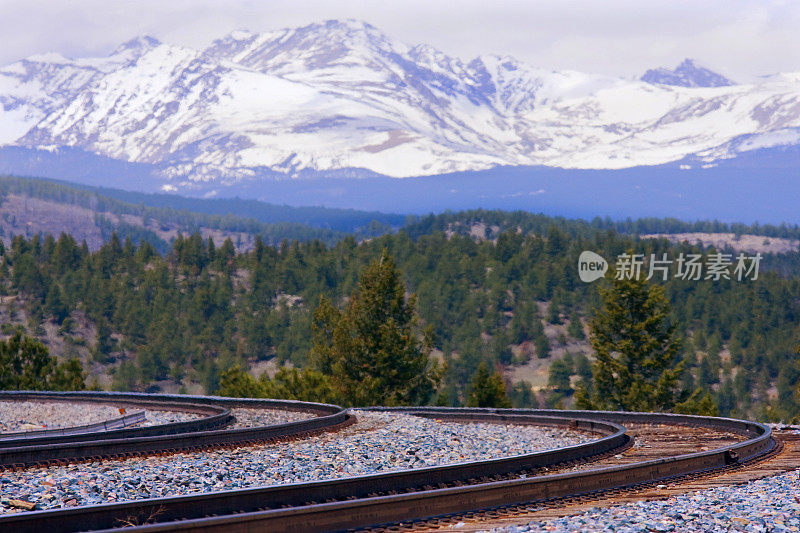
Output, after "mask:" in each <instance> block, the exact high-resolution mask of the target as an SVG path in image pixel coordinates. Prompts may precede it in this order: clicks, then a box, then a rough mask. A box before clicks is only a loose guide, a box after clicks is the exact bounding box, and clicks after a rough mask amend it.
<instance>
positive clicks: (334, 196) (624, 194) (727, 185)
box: [0, 146, 800, 224]
mask: <svg viewBox="0 0 800 533" xmlns="http://www.w3.org/2000/svg"><path fill="white" fill-rule="evenodd" d="M687 164H688V165H691V166H692V168H691V169H688V170H686V169H681V168H680V166H681V165H687ZM700 166H701V163H700V162H698V161H694V160H692V159H687V160H685V161H681V162H677V163H671V164H667V165H659V166H648V167H644V166H643V167H634V168H628V169H620V170H570V169H559V168H551V167H498V168H493V169H490V170H483V171H474V172H456V173H452V174H444V175H438V176H425V177H417V178H404V179H396V178H388V177H366V178H350V177H348V178H343V177H302V178H295V179H288V178H282V179H276V178H275V175H276V174H275V173H273V172H270V173H268V174H264V175H262V177H260V178H255V179H252V180H242V181H240V182H236V183H233V184H221V183H201V184H198V185H197V186H195V187H194V188H192V189H191V190H181V191H179V192H180V193H181V194H182V195H186V196H192V197H203V196H204V195H207V194H209V193H213V194H215V197H216V198H233V197H240V198H244V199H257V200H261V201H263V202H268V203H271V204H286V205H290V206H325V207H332V208H352V209H359V210H374V211H382V212H390V213H411V214H427V213H430V212H434V213H439V212H442V211H446V210H462V209H473V208H485V209H506V210H517V209H520V210H525V211H531V212H537V213H538V212H541V213H545V214H549V215H561V216H565V217H575V218H584V219H591V218H593V217H595V216H601V217H605V216H609V217H611V218H612V219H617V220H618V219H624V218H627V217H630V218H640V217H659V218H660V217H675V218H679V219H682V220H686V221H693V220H711V219H717V220H720V221H722V222H743V223H747V224H750V223H753V222H761V223H772V224H779V223H781V222H786V223H790V224H797V223H800V147H798V146H790V147H773V148H767V149H761V150H753V151H750V152H743V153H740V154H738V156H737V157H736V158H733V159H727V160H721V161H718V162H717V164H716V165H715V166H713V167H711V168H700ZM157 170H158V168H157V167H156V166H154V165H144V164H140V163H126V162H123V161H117V160H113V159H109V158H105V157H102V156H97V155H94V154H89V153H86V152H82V151H80V150H75V149H64V150H59V151H58V152H47V151H42V150H32V149H25V148H17V147H0V173H5V174H13V175H18V176H19V175H27V176H37V177H49V178H56V179H63V180H66V181H72V182H77V183H82V184H88V185H95V186H104V187H116V188H120V189H126V190H131V191H141V192H158V191H159V190H160V187H161V186H162V185H163V184H164V183H165V182H164V180H163V179H160V178H157V177H154V173H155V172H156V171H157ZM320 174H324V173H320Z"/></svg>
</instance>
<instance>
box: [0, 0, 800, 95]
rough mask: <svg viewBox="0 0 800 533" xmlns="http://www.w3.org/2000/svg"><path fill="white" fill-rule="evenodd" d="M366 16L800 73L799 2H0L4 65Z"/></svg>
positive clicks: (743, 75)
mask: <svg viewBox="0 0 800 533" xmlns="http://www.w3.org/2000/svg"><path fill="white" fill-rule="evenodd" d="M328 18H356V19H361V20H365V21H367V22H369V23H371V24H373V25H375V26H377V27H378V28H380V29H381V30H383V31H384V32H386V33H387V34H388V35H389V36H390V37H392V38H395V39H399V40H401V41H404V42H407V43H409V44H418V43H428V44H431V45H432V46H435V47H437V48H439V49H441V50H442V51H444V52H446V53H448V54H451V55H456V56H459V57H462V58H464V59H468V58H471V57H473V56H475V55H478V54H484V53H492V54H501V55H512V56H515V57H517V58H519V59H521V60H523V61H526V62H528V63H530V64H532V65H536V66H540V67H544V68H550V69H575V70H584V71H591V72H601V73H607V74H614V75H629V76H633V75H638V74H641V73H642V72H643V71H644V70H646V69H647V68H652V67H656V66H669V67H671V66H674V65H676V64H677V63H678V62H680V60H682V59H683V58H685V57H693V58H696V59H699V60H701V61H703V62H704V63H706V64H708V65H710V66H712V67H714V68H715V69H717V70H719V71H721V72H722V73H723V74H725V75H728V76H730V77H732V78H734V79H738V80H743V79H744V80H746V79H749V78H750V77H751V76H752V75H760V74H767V73H771V72H777V71H797V70H800V46H799V45H800V39H798V37H797V28H798V27H800V2H792V1H781V0H774V1H759V0H747V1H746V0H726V1H719V0H704V1H703V2H697V1H696V0H692V1H688V0H672V1H642V0H604V1H602V2H597V1H596V0H538V1H535V2H534V1H531V0H496V1H495V2H491V3H487V2H485V0H480V1H479V0H406V1H404V2H402V3H400V2H394V1H388V0H339V1H331V0H325V1H321V0H296V1H287V2H282V1H268V2H264V1H256V0H229V1H226V2H221V1H212V0H169V1H167V2H165V1H163V0H135V1H133V0H112V1H109V0H73V1H70V2H56V1H53V0H47V1H45V0H26V1H25V2H18V1H17V0H0V34H2V35H3V47H2V49H0V64H7V63H10V62H12V61H14V60H16V59H20V58H22V57H25V56H28V55H31V54H34V53H42V52H48V51H57V52H62V53H64V54H65V55H72V56H82V55H90V54H91V55H96V54H103V53H107V52H109V51H110V50H112V49H113V48H114V47H116V46H117V45H118V44H119V43H121V42H123V41H125V40H127V39H129V38H131V37H133V36H135V35H140V34H145V33H147V34H151V35H154V36H155V37H157V38H159V39H161V40H163V41H166V42H170V43H175V44H182V45H186V46H191V47H200V46H203V45H205V44H207V43H209V42H210V41H211V40H213V39H214V38H217V37H220V36H222V35H224V34H226V33H228V32H230V31H232V30H234V29H243V28H246V29H250V30H252V31H267V30H274V29H279V28H282V27H287V26H299V25H304V24H308V23H310V22H314V21H319V20H324V19H328Z"/></svg>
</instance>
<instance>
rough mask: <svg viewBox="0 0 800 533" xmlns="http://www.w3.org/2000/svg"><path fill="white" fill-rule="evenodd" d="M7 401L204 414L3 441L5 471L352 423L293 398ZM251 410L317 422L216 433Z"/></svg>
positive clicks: (42, 396) (96, 395)
mask: <svg viewBox="0 0 800 533" xmlns="http://www.w3.org/2000/svg"><path fill="white" fill-rule="evenodd" d="M2 400H36V401H43V400H47V401H62V402H76V401H78V402H81V401H82V402H93V403H98V402H102V403H112V404H119V405H135V406H139V407H145V408H150V409H168V410H181V411H187V412H194V413H198V414H203V415H205V416H204V417H202V418H200V419H198V420H192V421H187V422H175V423H171V424H163V425H155V426H148V427H141V428H126V429H119V430H111V431H102V432H101V431H98V432H94V433H81V434H75V435H62V436H47V437H41V438H39V439H30V440H28V439H26V440H25V441H24V442H20V441H17V442H15V441H7V442H0V467H5V468H9V467H14V468H18V467H23V466H26V465H42V464H48V463H54V462H63V461H81V460H93V459H98V458H103V457H120V456H123V457H124V456H128V455H142V454H151V453H160V452H165V451H166V452H168V451H191V450H197V449H202V448H208V447H216V446H233V445H243V444H248V443H254V442H264V441H270V440H277V439H284V438H299V437H302V436H305V435H308V434H312V433H316V432H320V431H329V430H332V429H336V428H338V427H341V426H342V425H346V424H349V423H352V421H353V420H354V417H353V416H352V415H350V414H349V413H347V412H345V411H343V410H342V409H341V407H338V406H335V405H328V404H320V403H313V402H297V401H290V400H260V399H255V400H248V399H237V398H221V397H215V396H210V397H204V396H184V395H171V394H139V393H113V392H34V391H24V392H7V391H2V392H0V401H2ZM232 407H250V408H262V409H282V410H291V411H303V412H310V413H313V414H315V415H316V416H315V417H313V418H309V419H305V420H298V421H294V422H287V423H284V424H275V425H270V426H262V427H254V428H242V429H216V428H219V427H223V426H225V425H227V424H229V423H230V422H231V421H232V420H233V416H232V415H231V412H230V408H232Z"/></svg>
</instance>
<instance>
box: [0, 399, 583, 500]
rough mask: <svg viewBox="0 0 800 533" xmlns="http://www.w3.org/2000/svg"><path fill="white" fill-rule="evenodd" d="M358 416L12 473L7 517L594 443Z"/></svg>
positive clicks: (577, 436)
mask: <svg viewBox="0 0 800 533" xmlns="http://www.w3.org/2000/svg"><path fill="white" fill-rule="evenodd" d="M356 416H357V417H358V422H357V423H356V424H354V425H352V426H350V427H348V428H346V429H344V430H342V431H339V432H337V433H324V434H321V435H318V436H315V437H311V438H307V439H303V440H298V441H291V442H283V443H276V444H269V445H262V446H250V447H243V448H238V449H232V450H231V449H220V450H216V451H211V452H199V453H181V454H175V455H171V456H165V457H142V458H132V459H127V460H124V461H102V462H94V463H84V464H78V465H69V466H56V467H48V468H31V469H28V470H24V471H17V472H5V473H2V475H1V476H0V497H1V498H3V501H4V502H6V504H5V505H2V506H0V513H9V512H19V509H16V508H14V507H11V506H9V505H8V504H7V502H8V500H10V499H19V500H25V501H28V502H33V503H36V505H37V507H36V508H37V509H52V508H58V507H65V506H72V505H90V504H99V503H109V502H116V501H122V500H135V499H142V498H155V497H161V496H171V495H178V494H189V493H197V492H212V491H220V490H231V489H238V488H246V487H252V486H263V485H274V484H282V483H292V482H300V481H312V480H321V479H331V478H339V477H346V476H357V475H364V474H373V473H378V472H386V471H390V470H399V469H409V468H420V467H425V466H434V465H442V464H448V463H458V462H464V461H475V460H480V459H490V458H497V457H503V456H509V455H519V454H523V453H531V452H535V451H541V450H545V449H550V448H557V447H563V446H568V445H573V444H578V443H580V442H585V441H586V440H591V439H593V438H595V436H592V435H586V434H581V433H576V432H571V431H567V430H562V429H556V428H548V427H537V426H511V425H499V424H483V423H480V424H475V423H468V424H459V423H452V422H438V421H435V420H429V419H425V418H419V417H414V416H409V415H401V414H389V413H368V412H358V411H357V412H356Z"/></svg>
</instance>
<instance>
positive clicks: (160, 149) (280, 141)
mask: <svg viewBox="0 0 800 533" xmlns="http://www.w3.org/2000/svg"><path fill="white" fill-rule="evenodd" d="M654 72H655V74H653V73H654ZM666 72H667V71H665V72H661V71H658V72H656V71H648V74H646V75H645V76H644V77H643V81H640V80H631V79H623V78H613V77H609V76H598V75H592V74H585V73H580V72H573V71H560V72H551V71H545V70H542V69H537V68H534V67H530V66H528V65H525V64H523V63H520V62H518V61H516V60H514V59H513V58H509V57H495V56H481V57H478V58H475V59H473V60H471V61H469V62H464V61H462V60H460V59H458V58H454V57H450V56H447V55H446V54H444V53H442V52H440V51H438V50H436V49H434V48H432V47H430V46H426V45H419V46H414V47H412V46H408V45H406V44H403V43H399V42H396V41H393V40H391V39H389V38H388V37H386V36H385V35H384V34H382V33H381V32H380V31H379V30H377V29H376V28H374V27H373V26H370V25H369V24H365V23H363V22H359V21H351V20H346V21H326V22H323V23H318V24H310V25H308V26H304V27H299V28H292V29H284V30H279V31H274V32H268V33H260V34H259V33H249V32H244V31H237V32H233V33H231V34H230V35H227V36H225V37H223V38H221V39H219V40H217V41H215V42H214V43H212V44H211V45H210V46H208V47H207V48H206V49H204V50H191V49H187V48H182V47H177V46H172V45H168V44H162V43H159V42H158V41H156V40H154V39H152V38H147V37H144V38H139V39H135V40H133V41H129V42H128V43H125V44H124V45H122V46H121V47H120V48H119V49H117V50H116V51H115V52H114V53H113V54H111V55H110V56H109V57H106V58H99V59H76V60H71V59H66V58H63V57H60V56H55V55H47V56H38V57H34V58H28V59H27V60H23V61H20V62H17V63H14V64H12V65H9V66H8V67H5V68H4V69H0V104H2V107H1V108H0V144H16V145H19V146H23V147H29V148H47V149H52V148H56V147H60V146H68V147H72V148H78V149H82V150H86V151H89V152H92V153H96V154H100V155H103V156H108V157H112V158H116V159H120V160H124V161H131V162H138V163H148V164H156V165H159V167H160V168H162V169H164V171H163V172H164V175H165V177H168V178H173V179H176V180H185V179H188V180H215V179H220V178H222V179H223V180H228V181H229V180H236V179H241V178H247V177H251V176H257V175H263V174H264V173H265V172H267V173H268V174H269V173H272V174H274V173H279V174H285V175H288V176H296V175H300V174H304V175H305V174H307V173H308V172H313V173H321V174H323V175H324V174H325V173H326V172H334V171H347V172H349V173H350V175H369V174H374V173H377V174H383V175H387V176H394V177H404V176H417V175H431V174H440V173H446V172H454V171H461V170H478V169H487V168H491V167H493V166H497V165H548V166H554V167H563V168H598V169H600V168H605V169H611V168H625V167H632V166H637V165H656V164H662V163H667V162H670V161H677V160H681V159H683V158H685V157H687V156H697V157H700V158H702V159H704V160H707V161H712V160H714V159H716V158H727V157H732V156H735V154H736V153H738V152H737V151H740V150H745V149H747V147H748V146H751V145H754V144H753V143H756V142H757V143H758V146H762V145H765V143H766V145H769V143H775V144H780V143H784V144H785V143H786V142H796V137H792V135H790V134H779V133H778V132H787V131H789V132H792V131H795V130H793V128H800V76H797V75H794V74H785V75H776V76H771V77H768V78H764V79H763V80H762V81H760V82H759V83H757V84H753V85H730V84H728V82H729V80H726V79H725V78H723V77H721V76H719V75H717V74H715V73H713V72H712V71H710V70H708V69H704V68H702V67H699V66H697V65H696V64H695V63H693V62H691V61H689V60H687V62H684V63H682V64H681V65H680V66H679V67H678V69H676V70H675V71H669V73H671V74H670V76H672V78H670V77H669V76H667V74H666ZM656 74H658V75H659V76H660V77H659V76H656ZM676 77H677V78H676ZM737 139H738V140H737ZM742 139H751V141H750V144H747V143H746V142H744V141H742ZM756 139H757V141H756ZM787 139H789V141H787ZM792 139H795V140H794V141H792Z"/></svg>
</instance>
